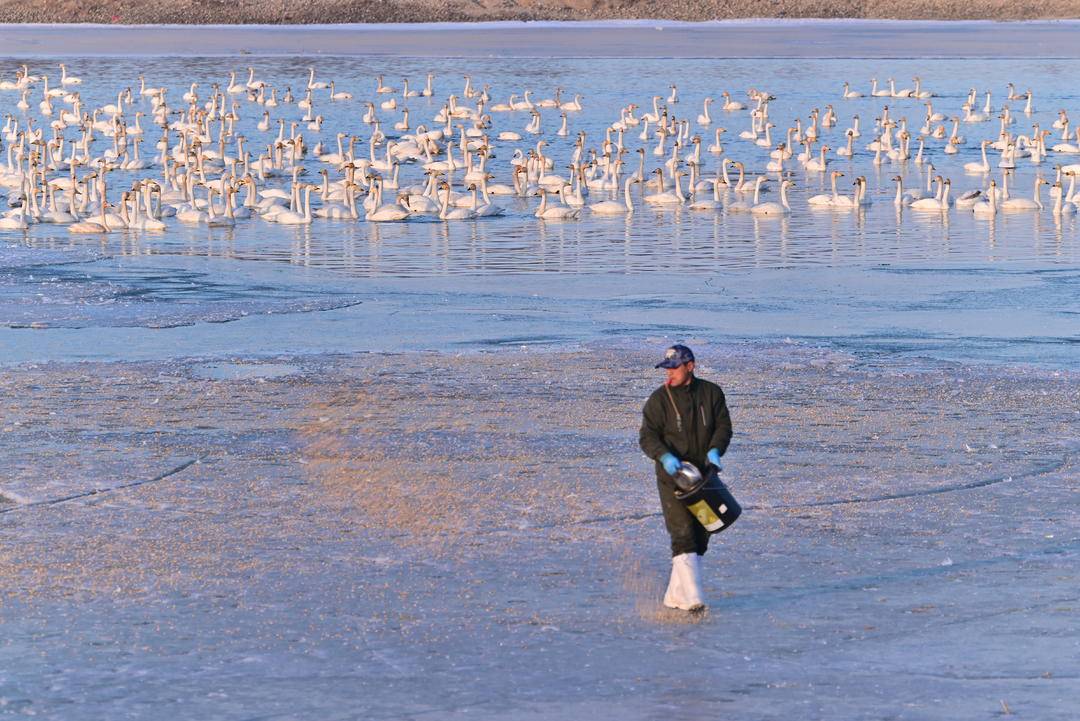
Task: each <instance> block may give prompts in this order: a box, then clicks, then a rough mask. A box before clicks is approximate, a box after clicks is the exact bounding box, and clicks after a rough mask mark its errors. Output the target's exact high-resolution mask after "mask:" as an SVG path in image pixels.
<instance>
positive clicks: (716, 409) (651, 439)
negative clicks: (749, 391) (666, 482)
mask: <svg viewBox="0 0 1080 721" xmlns="http://www.w3.org/2000/svg"><path fill="white" fill-rule="evenodd" d="M665 388H666V386H660V387H659V388H657V389H656V390H655V391H653V393H652V395H651V396H649V400H648V401H646V402H645V408H644V411H643V413H642V416H643V418H642V421H641V432H640V433H639V434H638V443H639V444H640V446H641V450H642V451H644V452H645V455H647V456H648V457H649V458H652V459H653V460H655V461H657V463H656V475H657V477H658V478H670V476H668V475H667V474H666V473H665V472H664V469H663V466H661V465H660V462H659V460H658V459H659V458H660V456H662V455H664V454H665V453H674V454H675V456H676V457H678V459H679V460H681V461H690V462H691V463H693V464H694V465H695V466H697V467H698V468H700V469H701V470H702V471H704V470H705V467H706V466H707V465H708V462H709V461H708V459H707V458H706V457H705V454H706V453H708V452H709V449H710V448H716V449H718V450H719V451H720V455H724V452H725V451H726V450H727V447H728V444H729V443H731V416H730V415H729V414H728V408H727V402H726V401H725V399H724V391H722V390H721V389H720V386H718V385H716V384H715V383H710V382H709V381H704V380H701V379H700V378H694V379H693V380H692V381H690V383H689V384H687V385H685V386H680V387H678V388H671V389H670V391H671V396H670V397H668V394H667V390H665ZM672 401H674V407H672ZM676 409H678V412H676Z"/></svg>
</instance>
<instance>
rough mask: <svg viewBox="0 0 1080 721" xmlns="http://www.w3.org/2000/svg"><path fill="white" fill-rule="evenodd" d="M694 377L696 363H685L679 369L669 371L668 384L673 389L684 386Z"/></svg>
mask: <svg viewBox="0 0 1080 721" xmlns="http://www.w3.org/2000/svg"><path fill="white" fill-rule="evenodd" d="M693 376H694V361H690V362H689V363H683V364H682V365H681V366H679V367H678V368H668V369H667V384H668V385H669V386H672V387H678V386H684V385H686V384H687V383H689V382H690V379H691V378H692V377H693Z"/></svg>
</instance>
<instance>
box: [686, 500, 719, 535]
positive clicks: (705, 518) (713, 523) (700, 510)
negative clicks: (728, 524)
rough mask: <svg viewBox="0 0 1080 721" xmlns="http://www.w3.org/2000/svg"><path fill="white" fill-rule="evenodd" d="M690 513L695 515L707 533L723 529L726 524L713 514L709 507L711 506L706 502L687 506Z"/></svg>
mask: <svg viewBox="0 0 1080 721" xmlns="http://www.w3.org/2000/svg"><path fill="white" fill-rule="evenodd" d="M687 508H689V509H690V512H691V513H693V514H694V518H696V519H698V521H699V522H700V523H701V525H703V526H705V530H707V531H715V530H716V529H717V528H722V527H723V525H724V522H723V521H721V520H720V517H719V516H717V515H716V513H714V512H713V509H712V508H710V507H709V504H708V503H706V502H705V501H698V502H697V503H694V504H691V505H690V506H687Z"/></svg>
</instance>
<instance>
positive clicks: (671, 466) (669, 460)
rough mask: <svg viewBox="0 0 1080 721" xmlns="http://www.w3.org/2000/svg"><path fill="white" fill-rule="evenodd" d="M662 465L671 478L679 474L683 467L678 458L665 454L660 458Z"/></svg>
mask: <svg viewBox="0 0 1080 721" xmlns="http://www.w3.org/2000/svg"><path fill="white" fill-rule="evenodd" d="M660 465H661V466H663V467H664V470H665V471H667V474H668V475H669V476H674V475H675V474H676V473H678V472H679V467H680V466H682V463H680V462H679V459H678V458H676V457H675V456H674V454H671V453H665V454H664V455H662V456H660Z"/></svg>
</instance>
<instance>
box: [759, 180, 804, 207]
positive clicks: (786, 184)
mask: <svg viewBox="0 0 1080 721" xmlns="http://www.w3.org/2000/svg"><path fill="white" fill-rule="evenodd" d="M794 185H795V183H794V181H791V180H785V181H783V182H782V183H780V202H779V203H776V202H767V203H756V204H755V205H754V206H753V207H751V208H750V212H751V213H753V214H754V215H787V214H788V213H790V212H791V207H790V206H789V205H788V199H787V190H788V188H791V187H794Z"/></svg>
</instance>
